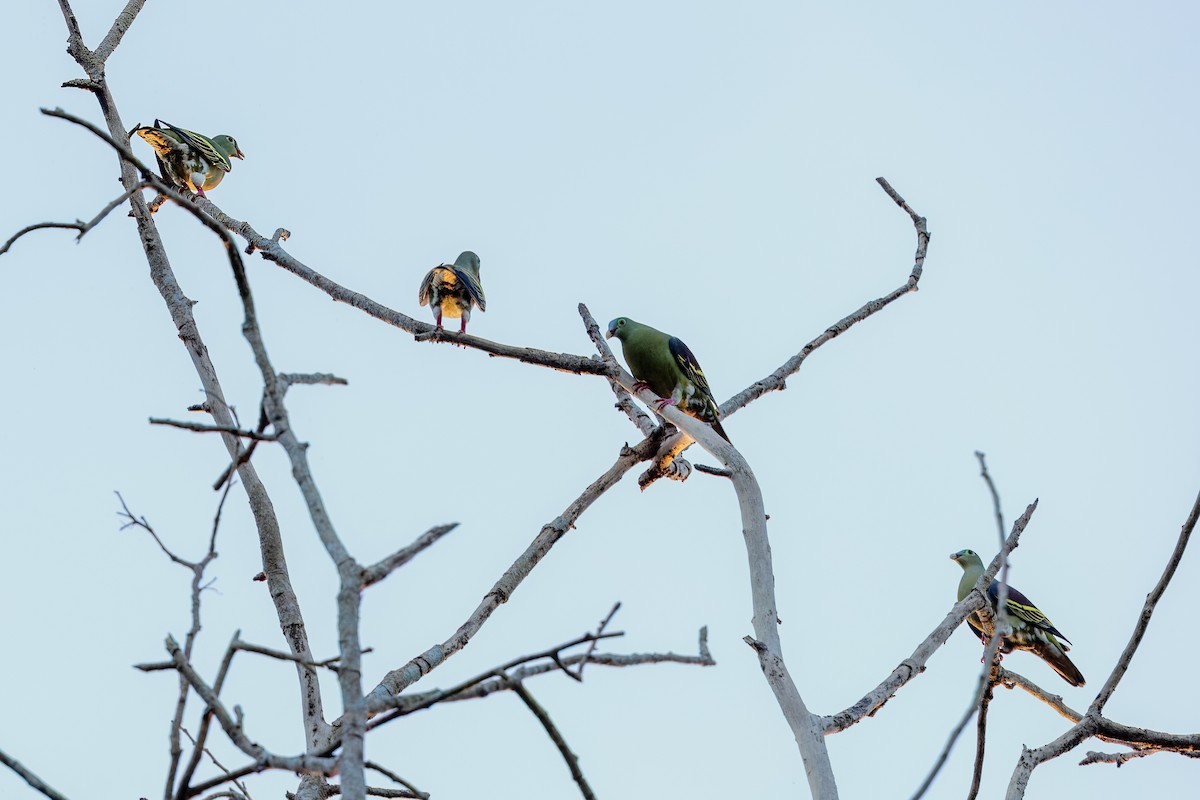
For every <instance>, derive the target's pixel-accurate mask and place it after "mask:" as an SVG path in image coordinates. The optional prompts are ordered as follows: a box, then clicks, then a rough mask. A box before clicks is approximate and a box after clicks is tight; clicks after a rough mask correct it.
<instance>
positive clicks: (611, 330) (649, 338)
mask: <svg viewBox="0 0 1200 800" xmlns="http://www.w3.org/2000/svg"><path fill="white" fill-rule="evenodd" d="M614 336H615V337H617V338H618V339H620V340H621V352H623V353H624V354H625V363H627V364H628V365H629V371H630V372H632V373H633V377H634V378H636V379H637V383H636V384H634V387H633V388H634V390H635V391H641V390H642V389H649V390H650V391H652V392H654V393H655V394H656V395H658V397H659V399H658V400H655V401H654V405H655V406H656V407H657V408H658V410H659V411H662V410H663V408H665V407H666V406H675V407H677V408H678V409H679V410H680V411H682V412H683V413H685V414H687V415H689V416H692V417H695V418H696V419H698V420H701V421H702V422H707V423H708V424H709V425H711V426H712V428H713V430H714V431H716V432H717V434H718V435H719V436H720V437H721V438H722V439H724V440H725V441H727V442H729V436H728V435H727V434H726V433H725V429H724V428H722V427H721V409H720V408H719V407H718V406H717V401H716V400H714V399H713V395H712V390H711V389H709V388H708V379H707V378H705V377H704V371H703V370H702V369H700V362H699V361H697V360H696V356H694V355H693V354H692V351H691V350H690V349H688V346H687V345H686V344H684V343H683V342H682V341H680V340H679V339H678V338H676V337H674V336H671V335H670V334H666V333H663V332H662V331H660V330H657V329H656V328H651V327H650V326H649V325H643V324H642V323H640V322H635V321H633V320H631V319H630V318H629V317H617V318H616V319H614V320H613V321H612V322H610V323H608V333H606V334H605V338H607V339H611V338H612V337H614ZM729 443H730V444H733V442H729Z"/></svg>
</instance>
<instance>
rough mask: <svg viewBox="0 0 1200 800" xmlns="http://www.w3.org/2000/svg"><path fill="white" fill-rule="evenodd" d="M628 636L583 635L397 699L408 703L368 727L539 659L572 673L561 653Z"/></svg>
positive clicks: (381, 723) (378, 724)
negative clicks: (415, 695)
mask: <svg viewBox="0 0 1200 800" xmlns="http://www.w3.org/2000/svg"><path fill="white" fill-rule="evenodd" d="M624 635H625V633H624V632H623V631H617V632H614V633H596V634H592V633H585V634H584V635H583V636H579V637H577V638H575V639H572V640H571V641H569V642H563V643H562V644H560V645H558V646H557V647H551V648H549V649H547V650H542V651H541V652H539V653H531V654H529V655H527V656H518V657H517V658H514V659H512V660H511V661H508V662H506V663H504V664H501V665H500V666H498V667H494V668H492V669H490V670H488V671H487V672H483V673H480V674H479V675H476V676H475V677H473V678H468V679H467V680H465V681H463V682H462V683H459V684H457V685H455V686H453V687H451V688H449V689H445V690H438V691H434V692H430V693H429V694H428V695H425V696H424V697H423V698H422V699H421V700H420V701H419V702H417V703H413V702H412V700H413V698H412V697H410V696H404V697H403V698H397V700H400V699H403V700H404V701H405V702H404V703H402V704H401V703H397V705H396V707H395V708H394V709H393V710H392V711H390V712H388V713H384V714H380V715H378V716H376V717H374V718H372V719H371V721H370V723H368V725H367V728H368V730H374V729H375V728H378V727H379V726H380V725H384V724H386V723H388V722H391V721H392V720H393V719H395V718H396V717H400V716H407V715H408V714H412V713H413V712H415V711H423V710H424V709H426V708H429V707H430V706H432V705H435V704H437V703H440V702H442V701H444V700H449V699H451V698H453V697H455V696H456V695H460V694H463V693H464V692H466V691H468V690H469V689H471V688H472V687H473V686H476V685H478V684H480V683H482V682H484V681H486V680H487V679H488V678H492V677H495V676H496V675H506V674H507V673H508V670H510V669H512V668H513V667H517V666H520V665H521V664H526V663H528V662H530V661H537V660H539V659H543V658H549V659H551V660H552V661H554V663H555V665H556V666H558V667H559V668H560V669H562V670H563V671H564V672H567V673H568V674H569V673H570V670H567V669H566V667H565V666H564V665H565V662H564V661H563V659H562V658H561V656H560V655H559V654H560V653H562V651H563V650H569V649H570V648H572V647H575V646H577V645H580V644H584V643H585V642H593V641H595V640H596V639H612V638H616V637H619V636H624ZM572 677H574V676H572Z"/></svg>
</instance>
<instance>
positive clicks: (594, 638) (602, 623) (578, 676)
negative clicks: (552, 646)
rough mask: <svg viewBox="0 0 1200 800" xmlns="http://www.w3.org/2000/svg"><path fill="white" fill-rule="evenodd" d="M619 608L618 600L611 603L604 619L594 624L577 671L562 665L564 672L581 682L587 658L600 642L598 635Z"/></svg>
mask: <svg viewBox="0 0 1200 800" xmlns="http://www.w3.org/2000/svg"><path fill="white" fill-rule="evenodd" d="M620 609H621V603H620V601H617V602H616V603H613V607H612V610H611V611H609V612H608V615H607V616H606V617H605V618H604V619H602V620H600V624H599V625H598V626H596V632H595V633H594V634H592V643H591V644H589V645H588V649H587V652H586V653H584V654H583V661H580V662H579V671H578V672H571V671H570V670H569V669H567V668H566V667H563V671H564V672H566V673H567V674H568V675H570V676H572V677H573V678H575V679H576V680H578V681H581V682H582V681H583V668H584V667H585V666H587V662H588V658H589V657H590V656H591V655H592V653H594V652H596V645H597V644H599V643H600V635H601V634H602V633H604V629H605V628H607V627H608V623H610V622H612V618H613V617H614V616H616V614H617V611H619V610H620ZM560 666H561V663H560Z"/></svg>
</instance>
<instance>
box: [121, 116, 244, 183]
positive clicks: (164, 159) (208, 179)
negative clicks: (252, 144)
mask: <svg viewBox="0 0 1200 800" xmlns="http://www.w3.org/2000/svg"><path fill="white" fill-rule="evenodd" d="M134 133H136V134H137V135H138V136H140V137H142V138H143V139H145V140H146V142H147V143H148V144H149V145H150V146H151V147H153V148H154V155H155V158H157V159H158V169H159V171H160V172H162V176H163V178H165V179H166V180H168V181H170V182H171V183H173V184H175V185H176V186H178V187H180V188H183V189H190V190H192V191H193V192H195V193H196V194H198V195H200V196H201V197H204V196H205V195H204V190H205V189H212V188H215V187H216V185H217V184H218V183H220V182H221V179H222V178H224V177H225V173H226V172H229V170H231V169H232V168H233V162H232V161H230V159H231V158H245V157H246V156H245V155H243V154H242V150H241V148H239V147H238V143H237V141H236V140H235V139H234V138H233V137H232V136H226V135H225V134H221V135H220V136H215V137H213V138H212V139H210V138H208V137H207V136H204V135H202V134H199V133H196V132H194V131H187V130H184V129H183V128H176V127H175V126H174V125H171V124H169V123H166V122H162V121H161V120H157V119H156V120H154V125H153V126H147V127H143V128H137V129H136V130H134ZM176 144H182V145H183V147H184V150H185V151H186V155H184V154H181V153H180V152H179V150H178V149H177V148H176V147H175V145H176Z"/></svg>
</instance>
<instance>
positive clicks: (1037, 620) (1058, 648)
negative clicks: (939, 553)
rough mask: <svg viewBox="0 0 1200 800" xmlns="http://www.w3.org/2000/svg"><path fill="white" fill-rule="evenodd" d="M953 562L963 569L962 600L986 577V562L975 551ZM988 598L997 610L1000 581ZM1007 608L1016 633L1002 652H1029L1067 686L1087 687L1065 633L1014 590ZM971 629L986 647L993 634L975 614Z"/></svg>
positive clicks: (990, 589) (970, 619)
mask: <svg viewBox="0 0 1200 800" xmlns="http://www.w3.org/2000/svg"><path fill="white" fill-rule="evenodd" d="M950 558H951V559H953V560H954V561H956V562H958V565H959V566H960V567H962V568H963V576H962V580H961V581H959V582H958V599H959V600H962V599H963V598H964V597H966V596H967V595H968V594H970V593H971V589H973V588H974V587H975V584H976V582H978V581H979V576H980V575H982V574H983V573H984V566H983V561H982V560H981V559H980V558H979V555H978V554H977V553H976V552H975V551H974V550H959V551H958V552H957V553H954V554H952V555H951V556H950ZM987 594H988V597H989V598H990V600H991V603H992V609H993V610H994V609H995V608H996V602H997V600H998V599H999V597H1000V581H998V580H996V581H992V583H991V585H990V586H988V590H987ZM1006 607H1007V611H1008V621H1009V623H1010V624H1011V625H1012V629H1013V631H1012V633H1011V634H1010V635H1009V636H1007V637H1005V639H1004V642H1003V643H1002V644H1001V646H1000V652H1002V653H1011V652H1012V651H1013V650H1027V651H1029V652H1030V653H1033V654H1034V655H1035V656H1037V657H1038V658H1040V659H1042V661H1045V662H1046V663H1047V664H1049V665H1050V667H1051V669H1053V670H1054V671H1055V672H1057V673H1058V674H1059V675H1061V676H1062V678H1063V680H1064V681H1066V682H1067V683H1069V684H1071V685H1072V686H1083V674H1082V673H1081V672H1080V671H1079V668H1078V667H1076V666H1075V665H1074V664H1072V663H1071V659H1069V658H1067V651H1068V650H1070V649H1071V648H1069V647H1067V644H1070V643H1071V640H1070V639H1068V638H1067V637H1065V636H1063V635H1062V632H1061V631H1059V630H1058V628H1055V627H1054V625H1053V624H1051V622H1050V620H1048V619H1046V615H1045V614H1043V613H1042V612H1041V611H1040V610H1039V609H1038V607H1037V606H1035V605H1034V604H1033V602H1032V601H1031V600H1030V599H1029V598H1028V597H1026V596H1025V595H1023V594H1021V593H1020V592H1018V591H1017V590H1016V589H1014V588H1013V587H1011V586H1009V587H1008V602H1007V603H1006ZM967 625H969V626H970V627H971V630H972V631H974V632H975V634H976V635H977V636H978V637H979V638H980V639H982V640H983V643H984V644H985V645H986V644H987V641H988V638H989V637H990V635H991V631H990V630H988V631H985V630H984V627H983V623H982V621H981V620H980V619H979V616H978V615H977V614H975V613H972V614H971V616H969V617H967ZM1063 642H1066V644H1063Z"/></svg>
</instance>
